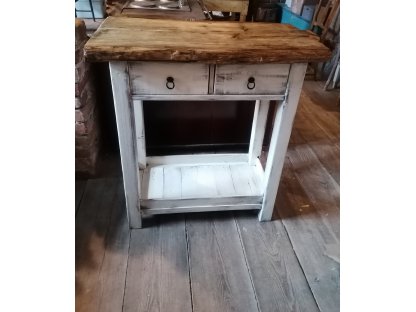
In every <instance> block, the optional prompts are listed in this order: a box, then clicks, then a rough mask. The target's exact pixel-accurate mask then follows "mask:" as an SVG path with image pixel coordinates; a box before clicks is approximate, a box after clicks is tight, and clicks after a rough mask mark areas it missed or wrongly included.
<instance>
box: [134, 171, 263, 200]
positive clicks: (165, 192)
mask: <svg viewBox="0 0 416 312" xmlns="http://www.w3.org/2000/svg"><path fill="white" fill-rule="evenodd" d="M258 166H259V164H258V163H257V164H256V165H254V166H252V165H249V164H248V163H230V164H199V165H177V164H173V165H156V166H149V167H147V168H146V169H145V170H143V171H142V173H141V175H142V177H143V178H142V189H141V194H142V198H141V200H142V201H146V200H156V199H157V200H172V199H174V200H175V199H178V200H179V199H198V198H208V199H210V198H227V197H258V196H262V193H263V192H262V187H261V186H262V185H261V183H262V170H259V168H258ZM222 204H224V203H222Z"/></svg>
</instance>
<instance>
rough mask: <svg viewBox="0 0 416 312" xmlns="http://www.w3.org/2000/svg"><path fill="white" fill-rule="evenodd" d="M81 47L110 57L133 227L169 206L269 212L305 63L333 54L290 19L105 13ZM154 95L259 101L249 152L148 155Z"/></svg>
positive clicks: (97, 57)
mask: <svg viewBox="0 0 416 312" xmlns="http://www.w3.org/2000/svg"><path fill="white" fill-rule="evenodd" d="M84 53H85V56H86V58H87V59H88V60H90V61H108V62H109V66H110V75H111V81H112V89H113V97H114V105H115V112H116V120H117V129H118V137H119V145H120V155H121V162H122V171H123V182H124V191H125V197H126V207H127V211H128V218H129V224H130V227H131V228H140V227H141V226H142V217H143V216H146V215H154V214H166V213H183V212H200V211H218V210H242V209H257V210H259V220H260V221H267V220H270V219H271V217H272V213H273V208H274V203H275V198H276V194H277V190H278V186H279V180H280V176H281V172H282V168H283V163H284V158H285V154H286V149H287V145H288V142H289V138H290V133H291V129H292V123H293V120H294V116H295V113H296V109H297V105H298V100H299V96H300V92H301V88H302V84H303V79H304V76H305V72H306V67H307V63H308V62H310V61H322V60H325V59H327V58H329V57H330V51H329V50H328V49H327V48H326V47H325V46H324V45H322V44H321V43H319V42H318V41H316V40H315V39H314V38H313V37H312V36H311V35H310V34H308V33H307V32H304V31H300V30H297V29H295V28H294V27H292V26H290V25H281V24H274V23H234V22H220V23H216V22H210V21H204V22H187V21H176V20H175V21H174V20H157V19H142V18H125V17H108V18H107V19H106V20H105V21H104V22H103V23H102V25H101V26H100V28H99V29H98V30H97V31H96V32H95V33H94V34H93V35H92V37H91V39H90V40H89V41H88V42H87V44H86V45H85V48H84ZM157 100H172V101H174V100H182V101H187V100H193V101H195V100H198V101H201V105H204V103H206V101H212V100H214V101H215V100H221V101H227V100H255V101H256V102H255V103H256V104H255V111H254V118H253V124H252V133H251V138H250V147H249V150H248V153H242V154H234V153H230V154H226V153H225V154H196V155H168V156H158V157H150V156H147V155H146V144H145V132H144V122H145V118H144V116H143V101H157ZM270 100H276V101H278V106H277V109H276V111H275V113H274V116H273V117H274V126H273V130H272V137H271V142H270V148H269V153H268V159H267V163H266V165H265V167H264V168H263V166H262V164H261V163H260V161H259V156H260V153H261V148H262V141H263V136H264V130H265V124H266V117H267V113H268V108H269V101H270Z"/></svg>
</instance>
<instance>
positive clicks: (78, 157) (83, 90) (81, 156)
mask: <svg viewBox="0 0 416 312" xmlns="http://www.w3.org/2000/svg"><path fill="white" fill-rule="evenodd" d="M87 40H88V37H87V34H86V27H85V23H84V21H82V20H80V19H75V171H76V172H77V173H81V174H87V175H94V174H95V170H96V163H97V156H98V152H99V138H100V131H99V129H100V128H99V124H98V118H97V111H96V106H97V101H96V92H95V87H94V79H93V78H94V75H93V74H92V70H91V64H89V63H88V62H86V61H85V58H84V56H83V48H84V45H85V43H86V42H87Z"/></svg>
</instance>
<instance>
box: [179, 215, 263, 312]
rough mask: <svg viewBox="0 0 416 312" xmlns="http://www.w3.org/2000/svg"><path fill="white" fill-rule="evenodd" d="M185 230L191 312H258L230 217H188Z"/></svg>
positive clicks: (239, 244)
mask: <svg viewBox="0 0 416 312" xmlns="http://www.w3.org/2000/svg"><path fill="white" fill-rule="evenodd" d="M186 230H187V234H188V244H189V259H190V268H191V286H192V298H193V308H194V310H193V311H195V312H202V311H207V312H212V311H223V312H227V311H239V312H244V311H247V312H253V311H258V307H257V301H256V298H255V293H254V289H253V286H252V283H251V280H250V275H249V272H248V268H247V265H246V263H245V258H244V253H243V249H242V246H241V242H240V238H239V235H238V231H237V226H236V224H235V221H234V218H233V217H232V214H230V213H227V212H225V213H220V214H218V213H204V214H192V215H187V217H186Z"/></svg>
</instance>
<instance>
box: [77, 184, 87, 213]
mask: <svg viewBox="0 0 416 312" xmlns="http://www.w3.org/2000/svg"><path fill="white" fill-rule="evenodd" d="M86 183H87V181H85V180H76V181H75V215H76V214H77V212H78V208H79V205H80V203H81V200H82V196H83V195H84V190H85V185H86Z"/></svg>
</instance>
